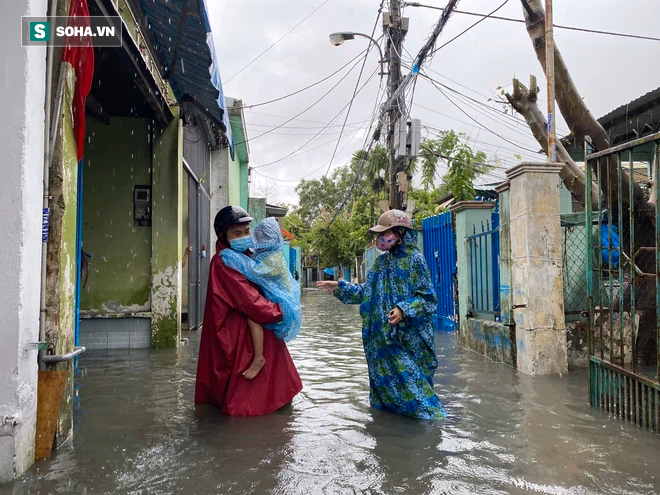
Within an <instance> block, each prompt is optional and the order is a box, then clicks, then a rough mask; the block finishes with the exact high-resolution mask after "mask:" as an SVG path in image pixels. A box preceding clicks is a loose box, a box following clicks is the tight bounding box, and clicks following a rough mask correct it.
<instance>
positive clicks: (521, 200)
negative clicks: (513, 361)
mask: <svg viewBox="0 0 660 495" xmlns="http://www.w3.org/2000/svg"><path fill="white" fill-rule="evenodd" d="M560 170H561V166H560V165H549V164H547V163H522V164H521V165H519V166H517V167H514V168H512V169H510V170H508V171H507V177H508V179H509V182H510V183H511V189H510V195H511V302H512V312H513V318H514V321H515V324H516V344H517V353H518V356H517V362H518V369H520V370H521V371H524V372H526V373H529V374H532V375H537V374H538V375H549V374H561V373H566V372H567V371H568V358H567V353H566V328H565V322H564V295H563V282H562V253H561V245H562V244H561V219H560V201H559V181H558V175H559V171H560Z"/></svg>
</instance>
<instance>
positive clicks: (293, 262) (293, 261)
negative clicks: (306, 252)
mask: <svg viewBox="0 0 660 495" xmlns="http://www.w3.org/2000/svg"><path fill="white" fill-rule="evenodd" d="M297 258H298V253H297V252H296V250H295V249H293V248H291V250H290V254H289V271H290V272H291V275H293V276H294V277H295V275H296V272H297V270H296V266H297V263H298V259H297Z"/></svg>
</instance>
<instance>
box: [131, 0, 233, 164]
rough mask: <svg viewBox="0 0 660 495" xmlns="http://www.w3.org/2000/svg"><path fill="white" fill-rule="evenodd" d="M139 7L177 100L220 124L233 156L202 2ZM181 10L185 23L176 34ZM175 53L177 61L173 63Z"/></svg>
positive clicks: (176, 0)
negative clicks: (192, 104) (189, 103)
mask: <svg viewBox="0 0 660 495" xmlns="http://www.w3.org/2000/svg"><path fill="white" fill-rule="evenodd" d="M140 7H141V8H142V11H143V12H144V14H145V16H146V20H147V24H148V28H149V29H150V30H151V32H152V34H153V37H154V40H155V42H156V45H157V49H158V52H159V55H160V58H161V61H162V64H163V69H164V70H163V72H164V73H165V74H168V73H169V75H170V77H169V79H168V81H169V83H170V85H171V86H172V89H173V91H174V95H175V96H176V98H177V100H178V101H179V102H182V101H184V100H185V99H186V98H190V99H192V101H195V102H196V103H197V104H199V106H201V107H202V108H203V109H204V110H205V111H206V112H208V114H209V115H210V116H211V117H213V119H214V120H215V121H216V122H217V123H223V124H224V128H225V129H223V131H224V132H225V135H226V136H227V138H228V139H229V142H230V143H231V151H232V156H233V152H234V150H233V148H234V146H233V139H232V135H231V126H230V125H229V117H228V115H227V112H226V111H225V103H224V95H223V93H222V80H221V78H220V71H219V69H218V63H217V62H218V61H217V55H216V53H215V45H214V44H213V36H212V33H211V26H210V24H209V20H208V13H207V9H206V4H205V2H204V0H140ZM184 7H185V22H184V24H183V27H182V30H181V31H180V23H181V19H182V17H183V13H184ZM179 32H181V39H180V40H179ZM177 42H178V48H177ZM175 52H176V58H177V59H176V60H173V58H174V56H175Z"/></svg>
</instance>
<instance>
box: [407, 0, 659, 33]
mask: <svg viewBox="0 0 660 495" xmlns="http://www.w3.org/2000/svg"><path fill="white" fill-rule="evenodd" d="M405 5H406V6H408V7H423V8H427V9H434V10H444V9H445V8H444V7H436V6H434V5H424V4H421V3H419V2H409V3H406V4H405ZM454 12H456V13H457V14H464V15H472V16H477V17H484V18H490V19H496V20H498V21H508V22H518V23H523V24H526V22H525V21H524V20H522V19H514V18H512V17H500V16H495V15H487V14H479V13H477V12H466V11H462V10H455V11H454ZM553 26H554V27H555V28H557V29H564V30H567V31H579V32H583V33H591V34H604V35H607V36H618V37H620V38H633V39H640V40H647V41H660V38H655V37H653V36H643V35H639V34H627V33H616V32H612V31H601V30H598V29H587V28H580V27H573V26H562V25H560V24H553Z"/></svg>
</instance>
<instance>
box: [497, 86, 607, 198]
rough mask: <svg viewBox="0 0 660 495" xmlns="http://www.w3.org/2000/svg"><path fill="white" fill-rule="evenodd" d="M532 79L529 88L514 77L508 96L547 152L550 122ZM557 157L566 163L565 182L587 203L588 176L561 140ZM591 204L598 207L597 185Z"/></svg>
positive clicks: (561, 174)
mask: <svg viewBox="0 0 660 495" xmlns="http://www.w3.org/2000/svg"><path fill="white" fill-rule="evenodd" d="M530 79H531V80H530V89H527V88H526V87H525V85H524V84H522V83H521V82H520V81H518V79H514V80H513V95H511V94H509V93H507V94H506V98H507V100H509V103H511V106H512V107H513V108H514V109H515V110H516V111H517V112H518V113H519V114H520V115H522V116H523V117H524V118H525V121H526V122H527V125H529V128H530V129H531V131H532V134H533V135H534V138H535V139H536V140H537V141H538V142H539V144H540V145H541V146H542V147H543V150H544V151H545V152H546V153H547V152H548V124H547V121H546V119H545V117H544V116H543V113H542V112H541V110H540V109H539V107H538V104H537V96H538V93H539V89H538V87H537V86H536V78H535V77H534V76H531V78H530ZM557 159H558V160H559V161H560V162H562V163H563V164H564V168H563V169H562V171H561V172H560V176H561V178H562V180H563V181H564V184H566V187H567V188H568V190H569V191H570V192H571V194H573V196H575V198H576V199H577V200H578V201H579V202H580V203H581V204H586V203H585V201H586V198H585V193H586V177H585V175H584V172H583V171H582V169H580V167H578V166H577V164H576V163H575V162H574V161H573V159H572V158H571V156H570V155H569V154H568V152H567V151H566V149H565V148H564V146H563V145H562V144H561V142H557ZM591 204H592V205H594V207H595V208H596V209H597V208H598V189H597V187H596V186H595V185H594V190H593V191H592V196H591Z"/></svg>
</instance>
